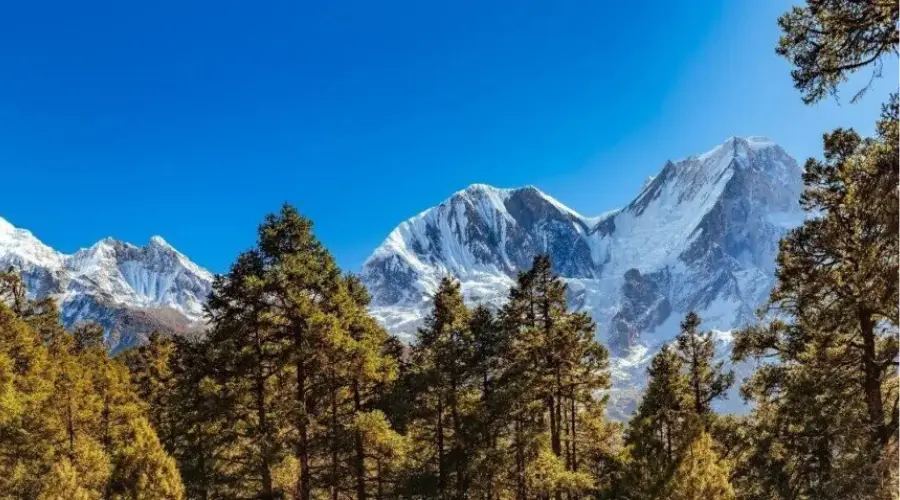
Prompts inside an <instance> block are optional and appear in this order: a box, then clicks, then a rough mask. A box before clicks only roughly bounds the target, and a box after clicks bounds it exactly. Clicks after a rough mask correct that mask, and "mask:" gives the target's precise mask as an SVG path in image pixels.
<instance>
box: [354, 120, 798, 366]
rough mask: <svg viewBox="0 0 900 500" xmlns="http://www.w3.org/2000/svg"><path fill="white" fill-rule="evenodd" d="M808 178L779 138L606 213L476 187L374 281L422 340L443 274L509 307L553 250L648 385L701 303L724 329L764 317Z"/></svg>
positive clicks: (576, 295)
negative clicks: (651, 366)
mask: <svg viewBox="0 0 900 500" xmlns="http://www.w3.org/2000/svg"><path fill="white" fill-rule="evenodd" d="M801 175H802V169H801V167H800V166H799V165H798V164H797V162H796V161H795V160H794V159H793V158H791V157H790V156H789V155H788V154H787V153H785V151H784V150H783V149H782V148H781V147H779V146H778V145H776V144H774V143H772V142H771V141H768V140H766V139H763V138H758V137H747V138H737V137H732V138H729V139H728V140H727V141H725V142H724V143H723V144H721V145H719V146H716V147H715V148H713V149H712V150H710V151H709V152H707V153H704V154H702V155H698V156H692V157H689V158H687V159H684V160H681V161H678V162H667V163H666V164H665V166H664V167H663V169H662V171H661V172H660V173H659V174H658V175H656V176H654V177H652V178H651V179H648V182H647V183H646V184H645V186H644V187H643V189H642V190H641V191H640V192H639V193H638V194H637V196H636V197H635V198H634V200H633V201H632V202H631V203H629V204H628V205H627V206H625V207H624V208H621V209H619V210H615V211H612V212H610V213H607V214H604V215H601V216H599V217H586V216H583V215H580V214H578V213H577V212H575V211H574V210H572V209H569V208H568V207H566V206H565V205H563V204H562V203H560V202H559V201H557V200H555V199H553V198H552V197H550V196H548V195H546V194H544V193H542V192H541V191H539V190H537V189H536V188H534V187H525V188H519V189H498V188H494V187H490V186H485V185H480V184H476V185H472V186H470V187H468V188H466V189H465V190H462V191H459V192H457V193H455V194H454V195H453V196H452V197H451V198H450V199H448V200H446V201H444V202H443V203H441V204H440V205H438V206H436V207H434V208H431V209H428V210H426V211H424V212H422V213H421V214H419V215H417V216H416V217H413V218H412V219H409V220H407V221H406V222H403V223H402V224H400V226H398V227H397V228H396V229H395V230H394V231H392V232H391V234H390V235H389V236H388V237H387V239H386V240H385V241H384V243H383V244H382V245H381V246H380V247H378V248H377V249H376V250H375V252H374V253H373V254H372V256H371V257H370V258H369V259H368V260H367V261H366V263H365V264H364V266H363V279H364V281H365V283H366V284H367V286H368V287H369V289H370V291H371V292H372V295H373V308H372V311H373V313H374V314H375V315H376V316H377V317H378V318H379V319H380V320H381V321H382V323H383V324H384V325H385V326H386V327H387V328H388V329H389V330H391V331H393V332H395V333H398V334H400V335H401V336H407V337H410V336H411V335H413V334H414V332H415V328H416V327H417V326H418V325H419V323H420V321H421V319H422V318H423V317H424V315H425V314H426V313H427V310H428V307H429V305H430V304H429V302H430V297H431V295H432V294H433V293H434V291H435V290H436V287H437V284H438V282H439V281H440V278H441V277H443V276H445V275H452V276H455V277H456V278H458V279H459V280H460V281H461V283H462V289H463V293H464V294H465V296H466V298H467V300H469V301H471V302H487V303H489V304H493V305H495V306H499V305H500V304H502V302H503V300H504V299H505V295H506V292H507V290H508V288H509V286H510V285H511V284H512V283H513V281H514V279H515V276H516V273H517V272H518V271H520V270H523V269H527V268H528V267H529V266H530V264H531V260H532V259H533V257H534V256H535V255H537V254H540V253H547V254H549V255H550V256H551V258H552V260H553V265H554V268H555V271H556V272H557V273H559V274H560V275H561V276H563V277H564V278H565V280H566V282H567V285H568V293H569V299H570V304H571V305H572V306H573V307H575V308H577V309H579V310H584V311H588V312H590V313H591V315H592V316H593V317H594V319H595V321H596V323H597V328H598V336H599V338H600V339H601V340H602V341H603V342H605V343H606V344H607V345H608V347H609V348H610V350H611V351H612V353H613V354H614V356H615V358H614V364H615V365H616V372H617V373H618V379H619V380H620V381H622V380H625V379H634V378H638V379H639V378H642V371H643V367H644V365H645V363H646V360H647V359H649V356H651V355H652V354H653V353H654V352H655V350H656V349H657V348H658V347H659V346H660V345H661V344H662V343H663V342H665V341H667V340H669V339H671V338H672V337H673V336H674V335H675V334H676V333H677V330H678V323H679V322H680V320H681V319H682V318H683V317H684V314H686V313H687V312H688V311H691V310H695V311H697V312H698V313H699V314H700V315H701V316H702V317H703V318H704V326H705V327H706V328H712V329H716V330H721V331H723V332H727V331H728V330H731V329H733V328H736V327H739V326H742V325H743V324H744V323H746V322H748V321H752V320H753V318H754V313H755V310H756V309H757V308H758V307H759V306H760V305H761V304H762V303H763V302H764V301H765V299H766V297H767V295H768V293H769V291H770V290H771V287H772V285H773V284H774V270H775V256H776V253H777V249H778V240H779V239H780V238H781V236H782V235H783V234H784V233H785V232H786V231H787V230H788V229H789V228H790V227H793V226H795V225H797V224H799V223H800V222H801V221H802V218H803V214H802V212H801V210H800V208H799V204H798V200H799V196H800V193H801V191H802V180H801ZM728 338H729V337H728V335H727V334H724V333H723V335H722V339H724V340H723V346H724V348H727V344H728Z"/></svg>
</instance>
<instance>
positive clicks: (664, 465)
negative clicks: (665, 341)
mask: <svg viewBox="0 0 900 500" xmlns="http://www.w3.org/2000/svg"><path fill="white" fill-rule="evenodd" d="M647 375H648V377H649V381H648V383H647V389H646V391H644V396H643V399H642V400H641V404H640V406H639V408H638V411H637V413H636V414H635V415H634V416H633V417H632V419H631V421H630V422H629V425H628V431H627V433H626V436H625V444H626V446H627V450H628V459H627V461H628V463H627V471H626V478H625V479H624V481H625V484H626V489H628V490H630V491H631V492H632V495H633V496H634V497H635V498H658V497H660V495H661V494H662V493H661V492H662V488H663V486H664V485H665V484H666V483H667V482H668V481H669V480H670V478H671V476H672V474H674V471H675V468H676V467H677V466H678V463H679V460H680V457H681V453H682V450H683V448H684V447H685V443H688V442H690V441H691V440H692V439H693V436H694V434H695V432H696V424H697V420H696V418H695V417H694V415H695V414H694V412H693V409H694V407H693V404H692V401H691V390H690V387H689V385H688V378H687V377H686V376H685V373H684V360H683V359H682V358H681V356H679V355H678V353H677V352H676V351H675V350H674V349H672V348H671V347H670V346H668V345H664V346H663V347H662V349H660V351H659V352H658V353H657V354H656V355H655V356H654V357H653V360H652V361H651V364H650V367H648V368H647Z"/></svg>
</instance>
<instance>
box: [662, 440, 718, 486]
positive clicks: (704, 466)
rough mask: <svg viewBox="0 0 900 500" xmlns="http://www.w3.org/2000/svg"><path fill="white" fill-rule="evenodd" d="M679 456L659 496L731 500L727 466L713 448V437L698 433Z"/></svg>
mask: <svg viewBox="0 0 900 500" xmlns="http://www.w3.org/2000/svg"><path fill="white" fill-rule="evenodd" d="M682 455H683V456H682V458H681V460H680V461H679V463H678V467H677V468H676V469H675V472H674V474H673V475H672V480H671V481H670V482H669V484H667V485H666V488H665V493H664V494H663V495H662V496H661V497H660V498H667V499H670V500H734V498H735V494H734V490H733V489H732V488H731V484H729V482H728V476H729V466H728V463H727V462H724V461H722V460H721V458H720V457H719V456H718V454H717V453H716V451H715V449H714V445H713V440H712V438H711V437H710V435H709V434H707V433H706V432H700V433H699V434H698V435H697V437H696V438H694V439H693V440H692V441H691V442H690V444H689V445H688V446H687V447H686V448H685V450H684V451H682Z"/></svg>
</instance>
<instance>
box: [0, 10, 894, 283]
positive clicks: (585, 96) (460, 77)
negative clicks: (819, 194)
mask: <svg viewBox="0 0 900 500" xmlns="http://www.w3.org/2000/svg"><path fill="white" fill-rule="evenodd" d="M789 5H790V2H787V1H782V0H753V1H750V0H745V1H735V0H705V1H701V0H683V1H679V2H671V1H669V0H647V1H642V2H597V1H583V2H582V1H562V2H561V1H546V2H523V1H520V0H510V1H504V2H494V1H487V2H485V1H477V2H476V1H468V0H457V1H454V2H421V1H410V2H393V1H382V2H372V1H340V2H299V1H285V2H274V1H273V2H228V1H223V2H195V1H189V0H179V1H168V0H159V1H156V2H121V1H108V2H95V1H89V0H88V1H85V2H48V1H40V0H36V1H33V2H17V3H14V4H10V5H8V6H6V8H5V9H4V15H3V16H2V17H0V46H2V47H3V50H2V51H0V72H2V75H0V174H2V180H3V182H4V184H5V189H4V190H3V196H2V197H0V216H2V217H4V218H6V219H7V220H9V221H10V222H12V223H13V224H15V225H17V226H19V227H25V228H28V229H30V230H31V231H32V232H34V233H35V234H36V235H37V236H38V237H39V238H40V239H42V240H43V241H44V242H45V243H47V244H49V245H51V246H53V247H55V248H57V249H59V250H62V251H65V252H71V251H74V250H76V249H78V248H80V247H83V246H88V245H90V244H92V243H93V242H94V241H96V240H97V239H99V238H102V237H105V236H113V237H116V238H119V239H124V240H126V241H131V242H133V243H138V244H143V243H145V242H147V241H148V240H149V238H150V236H151V235H153V234H160V235H162V236H163V237H164V238H165V239H167V240H168V241H169V242H170V243H171V244H173V245H174V246H175V247H176V248H178V249H179V250H181V251H183V252H184V253H186V254H187V255H188V256H190V257H191V258H192V259H193V260H194V261H196V262H197V263H199V264H201V265H204V266H206V267H208V268H209V269H211V270H213V271H216V272H221V271H225V270H226V269H227V266H228V264H229V263H230V262H231V261H232V260H233V258H234V257H235V255H236V254H237V253H238V252H239V251H241V250H243V249H246V248H248V247H249V246H250V245H252V243H253V241H254V237H255V234H254V233H255V227H256V225H257V224H258V223H259V221H260V220H261V219H262V217H263V216H264V215H265V213H267V212H269V211H273V210H277V208H278V207H279V206H280V204H281V203H282V202H283V201H289V202H292V203H294V204H296V205H297V206H298V207H299V208H300V209H301V211H302V212H304V213H305V214H306V215H308V216H310V217H311V218H312V219H313V220H314V221H315V223H316V231H317V234H318V235H319V236H320V238H321V239H322V240H323V241H324V242H325V243H326V244H327V245H328V247H329V248H330V249H331V250H332V251H333V252H334V253H335V255H336V256H337V258H338V260H339V262H340V264H341V265H342V266H344V267H345V268H348V269H358V266H359V265H360V263H361V262H362V261H363V259H365V257H366V256H367V255H368V253H369V252H370V251H371V250H372V249H373V248H374V247H375V246H377V245H378V244H379V243H380V242H381V241H382V239H383V238H384V237H385V236H386V235H387V234H388V232H389V231H390V230H391V229H392V228H393V227H395V226H396V225H397V224H398V223H399V222H401V221H402V220H404V219H406V218H408V217H410V216H413V215H415V214H417V213H418V212H420V211H422V210H424V209H425V208H427V207H429V206H432V205H435V204H437V203H439V202H440V201H442V200H443V199H445V198H447V197H448V196H449V195H450V194H451V193H453V192H454V191H456V190H458V189H461V188H463V187H465V186H466V185H468V184H471V183H474V182H483V183H489V184H494V185H497V186H501V187H513V186H519V185H525V184H534V185H536V186H538V187H540V188H541V189H543V190H544V191H546V192H548V193H549V194H551V195H553V196H555V197H556V198H558V199H560V200H561V201H563V202H564V203H566V204H568V205H569V206H571V207H572V208H574V209H576V210H578V211H580V212H582V213H584V214H585V215H596V214H599V213H600V212H603V211H605V210H608V209H612V208H616V207H618V206H621V205H623V204H625V203H627V202H628V201H629V200H630V198H631V197H632V196H634V194H635V193H636V192H637V190H638V189H639V187H640V186H641V184H642V182H643V181H644V179H645V178H646V177H647V176H649V175H653V174H655V173H656V172H657V171H658V170H659V169H660V168H661V166H662V165H663V163H664V162H665V161H666V160H667V159H679V158H682V157H684V156H688V155H690V154H695V153H701V152H703V151H705V150H708V149H710V148H712V147H713V146H715V145H716V144H718V143H721V142H722V141H724V140H725V139H726V138H727V137H728V136H731V135H763V136H768V137H770V138H772V139H773V140H775V141H776V142H778V143H780V144H781V145H782V146H784V147H785V149H787V150H788V152H789V153H791V154H793V155H794V156H795V157H798V159H800V160H801V161H802V159H803V158H805V157H807V156H810V155H815V154H816V153H817V151H819V149H820V144H821V134H822V133H823V132H824V131H826V130H829V129H832V128H834V127H837V126H853V127H856V128H857V129H858V130H860V131H862V132H865V133H870V132H871V131H872V129H873V127H872V122H873V121H874V118H875V117H876V116H877V113H878V109H879V106H880V103H881V102H882V101H883V100H885V98H886V96H887V93H888V92H889V91H890V89H891V88H896V85H897V79H896V76H897V66H896V61H891V62H890V64H888V65H887V67H886V68H885V75H886V78H884V79H882V80H880V81H878V82H877V84H876V86H875V88H874V89H873V91H872V92H871V94H870V95H869V96H868V97H867V98H864V99H863V100H862V102H860V103H858V104H854V105H851V104H849V102H848V101H849V97H850V95H851V94H852V89H851V88H846V89H845V92H844V94H845V95H844V97H843V99H841V101H840V102H836V101H834V100H829V101H827V102H823V103H821V104H819V105H817V106H812V107H810V106H804V105H803V104H802V103H801V101H800V97H799V94H798V93H797V92H796V91H795V90H794V89H793V88H792V85H791V81H790V76H789V71H790V68H789V66H788V64H787V63H786V62H785V61H783V60H781V59H780V58H778V57H777V56H775V54H774V46H775V43H776V40H777V37H778V30H777V26H776V24H775V20H776V18H777V17H778V15H779V14H780V13H781V12H783V11H785V10H786V9H787V8H788V6H789Z"/></svg>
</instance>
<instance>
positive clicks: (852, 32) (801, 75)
mask: <svg viewBox="0 0 900 500" xmlns="http://www.w3.org/2000/svg"><path fill="white" fill-rule="evenodd" d="M898 12H900V7H898V5H897V2H895V1H893V0H868V1H853V0H807V1H806V5H805V6H802V7H794V8H793V9H791V11H790V12H787V13H786V14H784V15H782V16H781V17H780V18H779V19H778V25H779V27H780V28H781V30H782V35H781V39H780V40H779V42H778V48H777V52H778V54H779V55H781V56H784V57H786V58H787V59H788V60H790V61H791V64H793V66H794V70H793V71H791V76H792V77H793V78H794V85H795V86H796V87H797V89H799V90H800V91H801V92H802V93H803V101H804V102H806V103H807V104H810V103H813V102H816V101H818V100H820V99H822V98H823V97H825V96H826V95H827V94H829V93H832V94H834V93H836V92H837V88H838V86H839V85H840V84H841V83H843V82H845V81H846V80H847V77H848V76H849V75H850V74H852V73H855V72H856V71H859V70H861V69H862V68H864V67H866V66H869V65H872V64H875V65H876V69H875V70H874V72H873V74H872V78H873V79H874V78H875V77H876V76H881V66H880V63H881V59H882V58H883V57H884V56H886V55H889V54H891V53H893V54H896V53H897V43H898V34H897V18H898ZM894 76H896V75H894ZM867 88H868V85H867V86H866V87H865V88H863V89H862V90H860V91H859V92H858V93H857V94H856V95H855V96H854V97H853V100H856V99H857V98H859V97H860V96H861V95H862V94H863V93H864V92H865V91H866V90H867Z"/></svg>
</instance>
